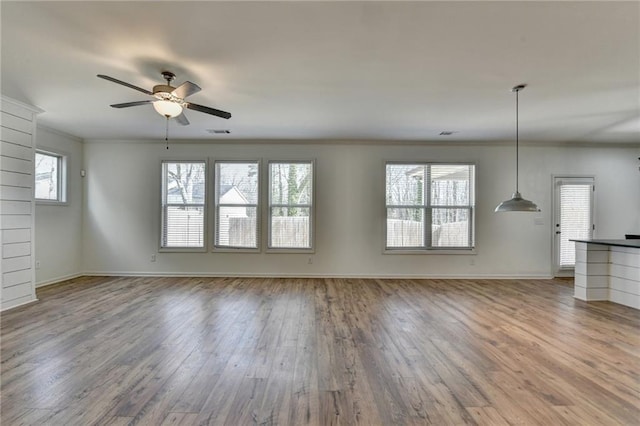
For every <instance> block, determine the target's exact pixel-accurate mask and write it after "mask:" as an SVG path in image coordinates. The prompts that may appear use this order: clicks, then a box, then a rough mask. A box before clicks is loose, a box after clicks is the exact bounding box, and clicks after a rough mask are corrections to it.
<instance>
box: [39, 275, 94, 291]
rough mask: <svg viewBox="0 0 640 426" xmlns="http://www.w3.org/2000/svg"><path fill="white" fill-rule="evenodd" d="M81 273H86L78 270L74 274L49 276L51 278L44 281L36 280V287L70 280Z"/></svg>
mask: <svg viewBox="0 0 640 426" xmlns="http://www.w3.org/2000/svg"><path fill="white" fill-rule="evenodd" d="M83 275H87V274H83V273H81V272H78V273H75V274H69V275H64V276H62V277H57V278H51V279H48V280H46V281H41V282H37V283H36V288H40V287H46V286H48V285H52V284H57V283H59V282H61V281H66V280H72V279H74V278H78V277H81V276H83Z"/></svg>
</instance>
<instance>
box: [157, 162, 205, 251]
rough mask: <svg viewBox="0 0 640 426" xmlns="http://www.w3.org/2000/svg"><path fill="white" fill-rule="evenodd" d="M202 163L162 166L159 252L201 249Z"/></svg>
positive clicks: (203, 173) (202, 228) (202, 220)
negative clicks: (160, 248)
mask: <svg viewBox="0 0 640 426" xmlns="http://www.w3.org/2000/svg"><path fill="white" fill-rule="evenodd" d="M205 179H206V163H205V162H204V161H180V162H173V161H164V162H163V163H162V238H161V247H162V248H204V223H205Z"/></svg>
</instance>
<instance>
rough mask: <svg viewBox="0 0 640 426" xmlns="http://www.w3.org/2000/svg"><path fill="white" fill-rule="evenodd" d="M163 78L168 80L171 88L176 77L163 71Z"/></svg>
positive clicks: (169, 72)
mask: <svg viewBox="0 0 640 426" xmlns="http://www.w3.org/2000/svg"><path fill="white" fill-rule="evenodd" d="M162 77H163V78H164V79H165V80H167V85H169V86H170V85H171V82H172V81H173V79H174V78H176V75H175V74H174V73H172V72H171V71H162Z"/></svg>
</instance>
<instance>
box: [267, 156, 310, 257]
mask: <svg viewBox="0 0 640 426" xmlns="http://www.w3.org/2000/svg"><path fill="white" fill-rule="evenodd" d="M312 222H313V162H311V161H301V162H298V161H294V162H279V161H277V162H275V161H274V162H270V163H269V248H277V249H311V248H312V247H313V235H312Z"/></svg>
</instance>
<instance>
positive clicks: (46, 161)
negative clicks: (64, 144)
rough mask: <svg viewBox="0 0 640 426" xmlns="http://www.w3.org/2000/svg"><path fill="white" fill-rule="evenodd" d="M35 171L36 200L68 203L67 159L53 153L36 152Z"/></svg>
mask: <svg viewBox="0 0 640 426" xmlns="http://www.w3.org/2000/svg"><path fill="white" fill-rule="evenodd" d="M35 169H36V185H35V198H36V200H37V201H45V202H53V203H64V202H66V194H65V187H64V180H65V179H64V177H65V157H64V156H62V155H58V154H54V153H51V152H44V151H36V167H35Z"/></svg>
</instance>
